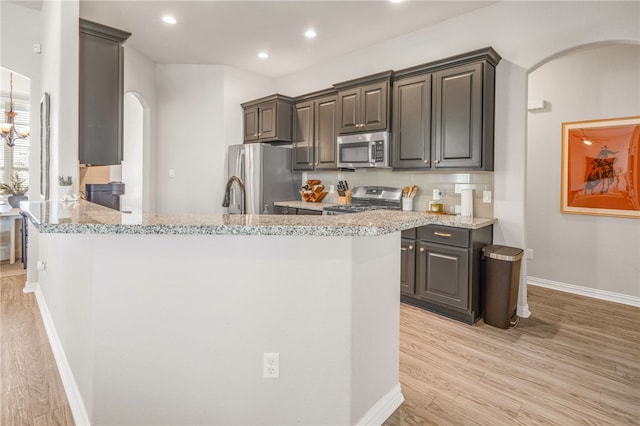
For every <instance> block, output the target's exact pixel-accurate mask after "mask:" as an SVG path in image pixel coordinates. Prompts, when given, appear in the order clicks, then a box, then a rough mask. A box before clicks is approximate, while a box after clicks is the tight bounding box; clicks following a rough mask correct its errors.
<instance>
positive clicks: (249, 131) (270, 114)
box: [242, 95, 293, 143]
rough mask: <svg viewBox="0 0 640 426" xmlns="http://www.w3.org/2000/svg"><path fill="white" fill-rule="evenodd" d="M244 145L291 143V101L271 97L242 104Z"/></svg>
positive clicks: (285, 97)
mask: <svg viewBox="0 0 640 426" xmlns="http://www.w3.org/2000/svg"><path fill="white" fill-rule="evenodd" d="M242 108H243V110H244V143H254V142H291V141H292V138H291V137H292V132H291V131H292V118H293V117H292V115H293V99H292V98H290V97H287V96H282V95H272V96H267V97H265V98H260V99H256V100H253V101H250V102H245V103H243V104H242Z"/></svg>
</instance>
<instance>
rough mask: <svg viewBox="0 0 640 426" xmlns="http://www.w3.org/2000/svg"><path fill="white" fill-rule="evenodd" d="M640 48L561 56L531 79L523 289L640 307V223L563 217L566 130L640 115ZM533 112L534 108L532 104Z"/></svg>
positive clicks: (617, 45) (595, 48)
mask: <svg viewBox="0 0 640 426" xmlns="http://www.w3.org/2000/svg"><path fill="white" fill-rule="evenodd" d="M638 75H640V44H639V43H638V42H637V41H601V42H597V43H589V44H584V45H580V46H576V47H573V48H571V49H566V50H563V51H560V52H557V53H555V54H553V55H550V56H549V57H547V58H545V59H544V60H542V61H540V62H539V63H537V64H536V65H535V66H533V67H532V68H531V69H530V70H529V72H528V76H527V80H528V87H527V96H528V101H529V102H531V101H534V103H537V104H541V103H543V105H544V106H543V108H541V109H531V110H529V111H528V116H527V135H526V193H525V215H526V219H525V232H526V241H527V248H529V249H532V250H533V259H529V260H528V261H527V277H526V281H527V282H529V283H531V284H534V285H539V286H544V287H548V288H554V289H558V290H562V291H569V292H573V293H577V294H582V295H586V296H591V297H597V298H600V299H605V300H612V301H616V302H621V303H627V304H632V305H637V306H640V288H638V286H637V283H638V280H640V270H639V266H638V258H639V257H640V238H638V237H639V236H640V221H638V220H637V219H631V218H617V217H606V216H605V217H603V216H588V215H572V214H563V213H561V212H560V195H561V194H560V191H561V189H560V179H561V176H560V174H561V154H562V145H561V144H562V135H561V128H562V123H563V122H574V121H586V120H599V119H608V118H620V117H629V116H639V115H640V80H639V79H638ZM532 105H533V104H532Z"/></svg>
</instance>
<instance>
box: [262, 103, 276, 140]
mask: <svg viewBox="0 0 640 426" xmlns="http://www.w3.org/2000/svg"><path fill="white" fill-rule="evenodd" d="M277 113H278V111H277V104H276V102H269V103H266V104H262V105H260V108H259V109H258V116H259V118H258V129H259V131H258V137H259V139H271V138H275V137H276V135H277V130H278V127H277V123H276V117H277Z"/></svg>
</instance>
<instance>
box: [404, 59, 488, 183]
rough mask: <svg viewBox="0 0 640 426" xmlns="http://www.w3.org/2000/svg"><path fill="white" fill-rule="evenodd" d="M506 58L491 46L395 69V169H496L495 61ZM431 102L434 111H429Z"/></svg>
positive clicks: (431, 108)
mask: <svg viewBox="0 0 640 426" xmlns="http://www.w3.org/2000/svg"><path fill="white" fill-rule="evenodd" d="M500 59H501V58H500V56H499V55H498V54H497V53H496V51H495V50H493V49H492V48H491V47H489V48H486V49H480V50H476V51H473V52H469V53H465V54H462V55H458V56H454V57H451V58H447V59H444V60H440V61H436V62H432V63H428V64H424V65H420V66H417V67H413V68H408V69H406V70H401V71H398V72H396V73H395V74H394V98H393V99H394V103H393V108H394V110H393V120H394V121H393V128H392V131H393V141H394V143H393V149H392V150H393V167H394V169H396V170H465V171H466V170H469V171H475V170H487V171H491V170H493V147H494V140H493V135H494V133H493V132H494V130H493V129H494V109H495V107H494V103H495V94H494V92H495V66H496V65H497V64H498V62H499V61H500ZM429 81H430V84H429V83H427V82H429ZM429 88H430V91H431V94H430V96H431V98H430V106H429V107H427V103H426V101H425V95H426V94H427V92H428V90H429ZM429 108H430V111H431V115H430V117H425V112H426V111H428V110H429ZM420 119H422V120H423V122H422V123H420V122H419V120H420ZM427 129H429V132H430V134H429V135H427V134H425V133H424V132H425V130H427Z"/></svg>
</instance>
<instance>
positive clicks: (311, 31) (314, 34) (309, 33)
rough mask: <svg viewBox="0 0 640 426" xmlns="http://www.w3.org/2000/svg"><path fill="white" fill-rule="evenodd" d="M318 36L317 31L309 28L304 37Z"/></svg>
mask: <svg viewBox="0 0 640 426" xmlns="http://www.w3.org/2000/svg"><path fill="white" fill-rule="evenodd" d="M317 35H318V34H316V32H315V30H314V29H313V28H309V29H308V30H307V31H305V33H304V36H305V37H306V38H315V36H317Z"/></svg>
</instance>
